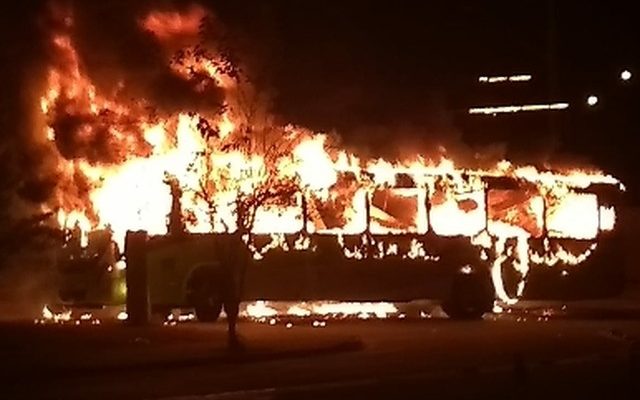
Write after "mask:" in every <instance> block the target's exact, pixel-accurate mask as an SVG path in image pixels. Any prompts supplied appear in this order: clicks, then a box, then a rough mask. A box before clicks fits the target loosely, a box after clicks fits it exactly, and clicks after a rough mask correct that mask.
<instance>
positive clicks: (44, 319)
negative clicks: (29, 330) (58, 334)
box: [33, 305, 100, 325]
mask: <svg viewBox="0 0 640 400" xmlns="http://www.w3.org/2000/svg"><path fill="white" fill-rule="evenodd" d="M33 322H34V323H35V324H73V325H80V324H90V325H100V320H99V319H98V318H95V317H94V316H93V315H92V314H91V313H89V312H85V313H82V314H80V316H79V317H74V316H73V311H72V310H65V311H61V312H53V311H51V309H50V308H49V306H48V305H44V306H43V307H42V315H41V317H40V318H36V319H35V320H34V321H33Z"/></svg>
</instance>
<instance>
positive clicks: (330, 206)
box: [307, 173, 367, 234]
mask: <svg viewBox="0 0 640 400" xmlns="http://www.w3.org/2000/svg"><path fill="white" fill-rule="evenodd" d="M360 186H361V185H360V184H359V183H358V182H357V180H356V179H355V176H354V175H353V174H349V173H341V174H339V175H338V179H337V181H336V183H335V184H334V185H333V186H331V187H330V188H329V190H328V192H327V193H313V192H312V193H311V195H310V196H309V197H308V200H307V231H308V232H311V233H313V232H317V233H323V234H337V233H345V234H354V233H362V232H364V230H365V229H366V227H367V212H366V191H365V190H364V189H362V188H361V187H360Z"/></svg>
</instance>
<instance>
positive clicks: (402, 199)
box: [369, 188, 428, 234]
mask: <svg viewBox="0 0 640 400" xmlns="http://www.w3.org/2000/svg"><path fill="white" fill-rule="evenodd" d="M425 196H426V195H425V191H424V190H423V189H417V188H393V189H380V190H376V191H374V192H373V195H372V196H371V207H370V209H369V215H370V217H369V225H370V230H371V232H372V233H375V234H390V233H391V234H398V233H426V232H427V230H428V224H427V210H426V207H425Z"/></svg>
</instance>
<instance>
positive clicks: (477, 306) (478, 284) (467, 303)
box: [442, 266, 494, 320]
mask: <svg viewBox="0 0 640 400" xmlns="http://www.w3.org/2000/svg"><path fill="white" fill-rule="evenodd" d="M493 300H494V295H493V291H492V289H491V280H490V278H489V276H488V274H486V273H482V272H480V271H476V270H474V269H473V268H472V267H471V266H464V267H462V268H461V269H460V270H459V271H458V272H457V273H456V274H455V275H454V277H453V281H452V284H451V288H450V292H449V295H448V296H447V298H445V300H444V301H443V302H442V310H443V311H444V312H445V313H446V314H447V315H448V316H449V318H451V319H458V320H478V319H481V318H482V316H483V315H484V313H486V312H489V311H491V307H492V305H493Z"/></svg>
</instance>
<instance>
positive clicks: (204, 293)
mask: <svg viewBox="0 0 640 400" xmlns="http://www.w3.org/2000/svg"><path fill="white" fill-rule="evenodd" d="M218 277H219V275H218V274H216V271H215V270H214V269H211V268H207V267H200V268H197V269H196V270H194V271H193V273H192V274H191V276H190V278H189V280H188V284H187V290H188V295H187V298H188V302H189V304H190V305H191V306H192V307H193V308H194V310H195V313H196V317H197V318H198V321H200V322H216V321H217V320H218V318H219V317H220V313H221V312H222V290H220V280H219V279H217V278H218Z"/></svg>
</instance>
